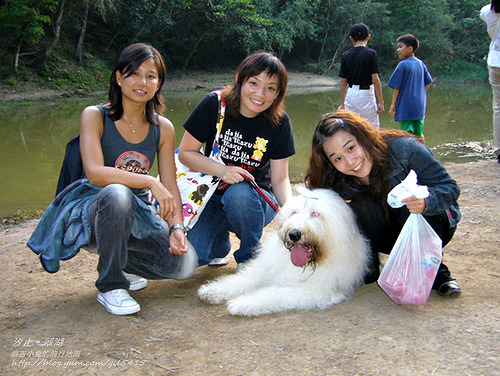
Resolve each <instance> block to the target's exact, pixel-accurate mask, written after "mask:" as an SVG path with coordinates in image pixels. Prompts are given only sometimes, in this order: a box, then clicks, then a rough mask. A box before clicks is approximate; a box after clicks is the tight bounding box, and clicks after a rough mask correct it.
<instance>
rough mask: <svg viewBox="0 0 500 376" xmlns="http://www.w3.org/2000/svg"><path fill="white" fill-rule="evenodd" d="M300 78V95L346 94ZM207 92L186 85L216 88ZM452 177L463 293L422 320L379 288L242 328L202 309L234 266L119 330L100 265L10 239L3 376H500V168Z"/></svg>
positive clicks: (456, 266) (141, 297) (470, 166)
mask: <svg viewBox="0 0 500 376" xmlns="http://www.w3.org/2000/svg"><path fill="white" fill-rule="evenodd" d="M226 77H227V76H226ZM293 77H294V74H292V75H291V82H290V89H291V90H309V89H310V88H311V85H314V86H315V87H316V89H317V90H321V89H322V88H328V87H330V88H331V87H332V86H334V85H336V84H337V81H336V80H333V79H329V78H322V77H318V76H314V75H298V79H296V80H295V81H294V79H293ZM221 79H222V78H221ZM195 81H196V83H194V81H193V80H188V81H187V82H188V83H189V85H195V86H196V85H198V86H205V85H207V82H208V84H210V85H211V86H216V83H215V81H213V80H212V81H203V80H201V79H198V78H196V79H195ZM186 85H187V83H181V84H179V83H176V84H173V83H172V84H171V88H172V87H177V88H181V87H185V86H186ZM192 88H194V87H191V89H192ZM167 89H168V86H167ZM14 100H15V99H14ZM446 167H447V169H448V171H449V172H450V174H451V175H452V176H453V177H454V178H455V179H456V180H457V181H458V183H459V185H460V188H461V190H462V194H461V196H460V200H459V203H460V205H461V210H462V214H463V219H462V221H461V222H460V224H459V227H458V230H457V232H456V234H455V237H454V239H453V240H452V241H451V242H450V244H449V245H448V246H447V247H446V248H445V262H446V264H447V265H448V266H449V267H450V269H451V271H452V273H453V275H454V276H455V277H456V278H457V279H458V280H459V282H460V283H461V284H462V288H463V293H462V295H461V296H459V297H456V298H442V297H440V296H438V295H436V293H435V292H433V293H432V294H431V296H430V297H429V299H428V301H427V302H426V304H425V305H423V306H398V305H396V304H394V303H392V302H391V300H390V299H389V298H388V297H387V296H386V295H385V294H384V293H383V292H382V291H381V290H380V289H379V287H378V286H377V285H376V284H371V285H367V286H362V287H360V288H359V289H358V290H357V292H356V294H355V296H354V298H353V299H352V300H349V301H346V302H343V303H341V304H338V305H336V306H334V307H332V308H330V309H327V310H324V311H307V312H304V311H293V312H284V313H279V314H274V315H268V316H262V317H257V318H242V317H233V316H230V315H229V314H228V313H227V312H226V310H225V307H224V306H211V305H208V304H205V303H203V302H201V301H200V300H198V298H197V296H196V290H197V289H198V287H199V286H200V285H201V284H203V283H204V282H205V281H207V280H209V279H212V278H215V277H216V276H218V275H221V274H227V273H234V271H235V267H236V265H235V263H234V260H233V259H231V262H230V264H229V265H228V266H225V267H221V268H210V267H208V266H205V267H201V268H199V269H198V270H197V271H196V273H195V275H194V276H193V277H192V278H190V279H188V280H185V281H171V280H163V281H150V282H149V285H148V287H147V288H146V289H144V290H141V291H137V292H133V293H132V296H133V297H134V298H135V299H136V300H137V301H138V302H139V303H140V304H141V311H140V312H139V313H138V314H136V315H131V316H124V317H119V316H113V315H111V314H109V313H108V312H106V310H105V309H104V308H103V307H102V306H101V305H100V304H99V303H98V302H97V301H96V294H97V290H96V288H95V287H94V282H95V280H96V278H97V272H96V265H97V256H96V255H94V254H91V253H87V252H85V251H82V252H80V253H79V254H78V255H77V256H76V257H75V258H73V259H71V260H68V261H64V262H62V264H61V270H60V271H59V272H57V273H55V274H49V273H47V272H45V271H44V270H43V269H42V267H41V265H40V262H39V260H38V257H37V256H36V255H35V254H34V253H32V252H31V251H30V250H29V249H28V248H27V247H26V242H27V240H28V238H29V236H30V234H31V232H32V231H33V229H34V228H35V226H36V224H37V220H31V221H28V222H25V223H22V224H20V225H17V226H11V227H5V226H4V227H0V264H1V265H3V267H2V269H3V272H2V273H1V278H2V288H1V290H0V296H1V301H2V304H0V317H1V322H0V344H1V348H0V374H1V375H255V376H257V375H258V376H261V375H264V376H267V375H269V376H274V375H279V376H287V375H314V376H316V375H342V376H351V375H352V376H354V375H380V376H386V375H435V376H445V375H449V376H457V375H459V376H461V375H470V376H479V375H498V374H500V360H499V359H500V345H499V339H500V319H499V316H500V300H499V296H500V262H499V260H498V253H499V251H500V231H499V227H500V226H499V225H500V221H499V219H498V217H499V207H500V188H499V186H500V165H499V164H498V163H496V161H493V160H488V161H481V162H473V163H467V164H447V165H446ZM275 230H276V224H275V223H272V224H271V225H270V226H268V228H267V229H266V234H267V233H268V232H270V231H275ZM233 241H234V239H233ZM234 244H236V243H233V245H234ZM233 248H234V247H233Z"/></svg>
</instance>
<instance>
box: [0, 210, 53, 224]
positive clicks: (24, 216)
mask: <svg viewBox="0 0 500 376" xmlns="http://www.w3.org/2000/svg"><path fill="white" fill-rule="evenodd" d="M42 214H43V210H40V209H17V210H16V211H15V212H14V213H13V214H11V215H8V216H6V217H2V218H0V225H2V226H16V225H19V224H21V223H23V222H26V221H29V220H30V219H35V218H40V217H41V216H42Z"/></svg>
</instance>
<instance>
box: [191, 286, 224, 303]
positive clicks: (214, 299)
mask: <svg viewBox="0 0 500 376" xmlns="http://www.w3.org/2000/svg"><path fill="white" fill-rule="evenodd" d="M198 297H199V298H200V299H201V300H203V301H205V302H207V303H210V304H222V303H224V302H225V301H226V299H227V298H226V297H225V295H224V291H223V290H222V289H221V288H220V286H219V284H217V283H207V284H205V285H202V286H201V287H200V288H199V289H198Z"/></svg>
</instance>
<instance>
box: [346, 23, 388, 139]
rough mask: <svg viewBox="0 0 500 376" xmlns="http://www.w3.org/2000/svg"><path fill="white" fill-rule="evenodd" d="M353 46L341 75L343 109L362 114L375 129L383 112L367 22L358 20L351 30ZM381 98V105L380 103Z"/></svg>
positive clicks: (376, 61)
mask: <svg viewBox="0 0 500 376" xmlns="http://www.w3.org/2000/svg"><path fill="white" fill-rule="evenodd" d="M349 34H350V39H351V42H352V44H353V47H352V48H351V49H349V50H348V51H346V52H344V54H343V55H342V61H341V63H340V71H339V76H340V77H341V78H342V82H341V84H340V101H341V103H340V106H339V109H341V110H344V109H345V110H349V111H353V112H355V113H357V114H358V115H361V116H362V117H364V118H365V119H366V120H368V121H369V122H370V123H371V124H372V125H373V126H374V127H375V128H377V129H379V128H380V120H379V114H380V113H382V112H384V98H383V96H382V85H381V83H380V78H379V75H378V74H379V72H380V66H379V61H378V55H377V52H376V51H375V50H374V49H371V48H368V47H367V44H368V41H369V40H370V32H369V30H368V26H366V25H365V24H364V23H357V24H355V25H353V26H352V27H351V30H350V32H349ZM377 98H378V105H377Z"/></svg>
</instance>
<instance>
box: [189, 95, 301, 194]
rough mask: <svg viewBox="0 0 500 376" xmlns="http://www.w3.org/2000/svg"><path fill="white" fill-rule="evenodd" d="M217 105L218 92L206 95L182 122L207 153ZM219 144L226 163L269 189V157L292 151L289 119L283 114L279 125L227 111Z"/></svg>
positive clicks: (212, 133) (290, 153) (260, 116)
mask: <svg viewBox="0 0 500 376" xmlns="http://www.w3.org/2000/svg"><path fill="white" fill-rule="evenodd" d="M218 106H219V105H218V99H217V94H215V93H210V94H208V95H207V96H205V97H204V98H203V99H202V100H201V101H200V103H198V105H197V106H196V108H195V109H194V111H193V112H192V113H191V115H190V116H189V118H188V119H187V120H186V122H185V123H184V125H183V126H184V128H185V129H186V131H188V132H189V133H190V134H191V135H192V136H193V137H194V138H196V139H197V140H198V141H200V142H201V143H204V144H205V155H207V156H208V155H210V152H211V150H212V144H213V142H214V138H215V133H216V129H215V123H216V119H217V112H218ZM219 144H220V153H221V159H222V161H223V162H224V164H225V165H226V166H237V167H241V168H244V169H245V170H247V171H249V172H250V173H251V174H252V175H253V177H254V178H255V181H256V183H257V184H258V185H259V187H261V188H264V189H266V190H271V176H270V162H269V160H270V159H282V158H287V157H290V156H292V155H294V154H295V146H294V142H293V135H292V129H291V125H290V120H289V118H288V115H286V114H285V116H284V117H283V118H282V119H281V123H280V124H279V125H278V126H273V125H271V124H269V123H267V122H266V121H265V119H264V117H263V116H262V115H258V116H256V117H254V118H246V117H244V116H243V115H241V114H239V115H238V116H236V117H229V116H227V112H226V117H225V119H224V122H223V125H222V132H221V136H220V138H219Z"/></svg>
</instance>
